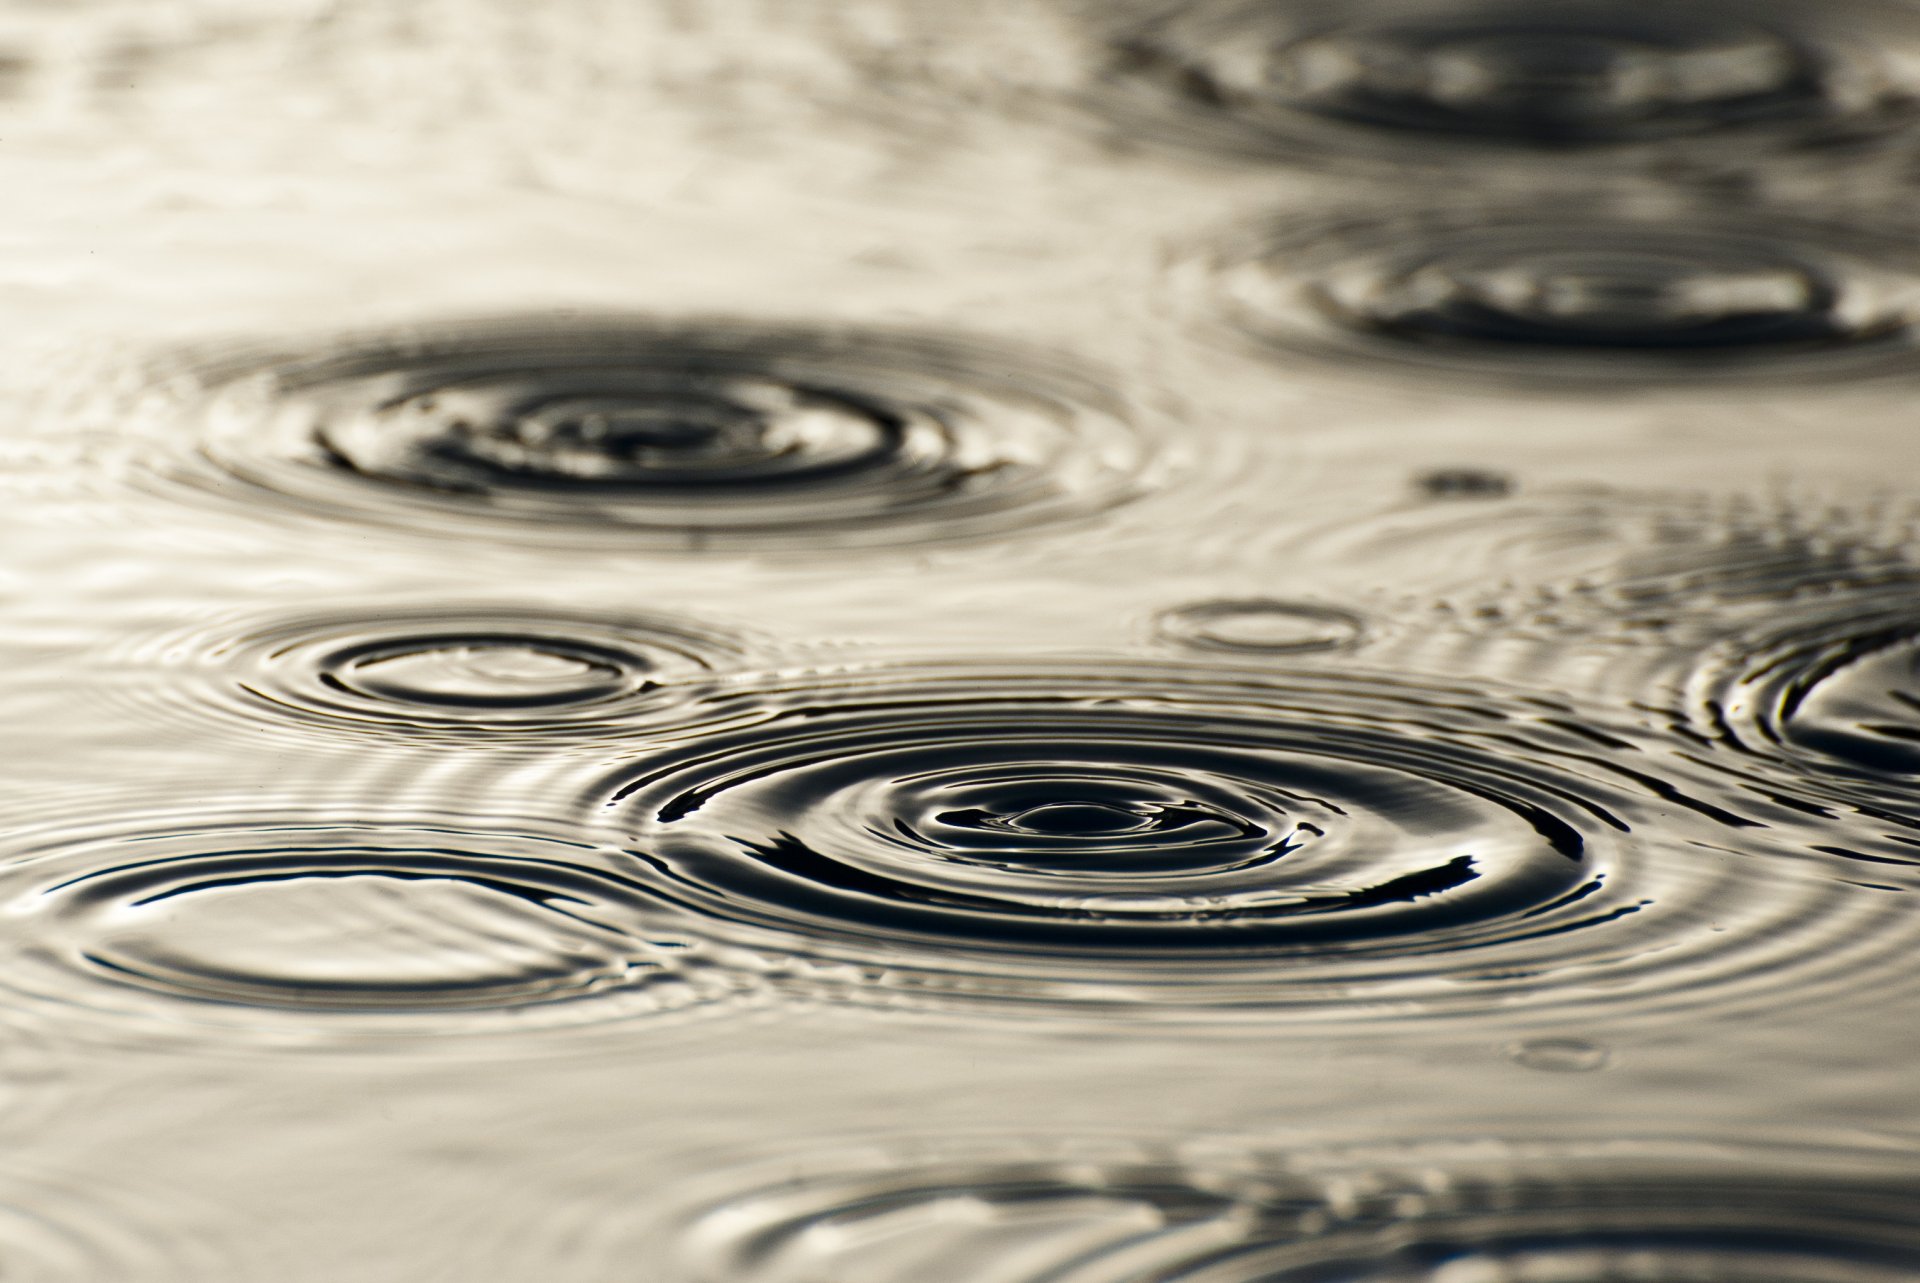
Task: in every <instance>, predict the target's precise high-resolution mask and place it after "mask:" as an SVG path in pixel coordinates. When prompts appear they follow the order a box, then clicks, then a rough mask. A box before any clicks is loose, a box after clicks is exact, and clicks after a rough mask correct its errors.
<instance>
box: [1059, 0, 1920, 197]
mask: <svg viewBox="0 0 1920 1283" xmlns="http://www.w3.org/2000/svg"><path fill="white" fill-rule="evenodd" d="M1155 7H1157V8H1159V9H1160V12H1159V13H1157V14H1154V15H1151V16H1148V17H1147V18H1145V19H1139V18H1131V19H1129V18H1125V17H1123V18H1122V19H1121V20H1119V21H1118V22H1113V21H1111V20H1103V22H1104V25H1106V27H1107V39H1108V41H1109V43H1110V45H1111V48H1112V49H1113V54H1114V56H1113V58H1112V61H1111V64H1110V66H1109V67H1108V70H1107V75H1106V77H1105V83H1104V85H1103V92H1102V93H1101V94H1100V95H1099V96H1098V97H1097V99H1096V101H1095V107H1096V110H1102V111H1104V112H1105V113H1107V114H1109V115H1110V116H1112V117H1113V118H1115V119H1116V121H1117V123H1119V124H1121V125H1122V126H1124V127H1126V128H1127V129H1128V130H1129V137H1136V138H1137V137H1143V136H1144V137H1147V138H1149V139H1155V140H1160V141H1164V142H1166V143H1169V144H1177V145H1182V146H1185V147H1187V148H1190V149H1194V150H1202V151H1212V152H1221V153H1225V154H1229V155H1237V156H1244V157H1252V158H1265V159H1298V160H1305V159H1313V160H1316V161H1320V162H1322V163H1327V162H1332V163H1351V162H1353V161H1356V160H1361V161H1371V162H1374V163H1387V162H1391V163H1395V164H1405V163H1412V164H1435V163H1441V164H1445V163H1449V162H1457V161H1460V160H1464V159H1470V158H1471V159H1481V160H1485V159H1487V158H1489V157H1491V156H1494V155H1498V154H1500V153H1501V152H1507V153H1509V154H1512V153H1518V154H1521V155H1525V154H1528V153H1533V154H1537V153H1539V152H1540V151H1556V152H1568V151H1578V152H1579V153H1581V157H1582V159H1583V160H1592V159H1593V158H1594V157H1595V155H1596V154H1603V153H1626V154H1628V155H1632V154H1634V153H1635V152H1637V151H1641V150H1644V149H1647V148H1650V147H1654V146H1658V147H1661V148H1663V149H1664V154H1666V155H1667V156H1669V157H1672V156H1689V157H1695V158H1699V159H1705V160H1722V161H1724V159H1725V158H1726V156H1727V154H1728V153H1729V151H1730V150H1732V151H1734V152H1736V153H1743V154H1749V155H1758V156H1761V157H1770V158H1774V159H1776V160H1786V159H1790V158H1793V157H1794V156H1795V155H1796V154H1802V155H1804V154H1808V153H1817V152H1818V151H1819V150H1820V149H1825V150H1827V151H1830V152H1831V151H1834V150H1840V149H1843V148H1845V147H1847V146H1849V145H1858V144H1862V143H1867V142H1871V141H1875V140H1880V139H1884V138H1886V137H1887V136H1889V135H1890V134H1892V133H1893V132H1894V131H1895V130H1897V129H1899V128H1901V127H1903V126H1905V125H1907V124H1909V123H1910V122H1911V121H1912V120H1913V119H1914V116H1915V105H1916V90H1917V89H1920V85H1916V80H1915V76H1914V73H1913V71H1912V69H1911V67H1910V66H1909V57H1910V53H1911V51H1912V50H1913V49H1914V48H1915V47H1916V45H1917V44H1920V24H1917V23H1916V22H1915V19H1914V16H1913V14H1912V13H1910V12H1908V11H1905V10H1903V9H1902V8H1900V7H1899V6H1896V5H1889V4H1884V3H1877V2H1876V0H1835V2H1834V3H1831V4H1825V5H1821V6H1819V7H1817V8H1816V7H1811V6H1806V5H1796V4H1792V3H1785V2H1782V0H1705V2H1704V3H1696V4H1689V5H1686V6H1674V5H1668V4H1661V3H1657V2H1656V0H1627V2H1626V3H1619V2H1615V3H1598V2H1588V0H1573V2H1571V3H1558V4H1553V5H1542V4H1528V3H1523V2H1521V0H1465V2H1464V3H1459V2H1451V0H1199V2H1198V3H1184V4H1166V5H1160V6H1155ZM1903 54H1907V55H1909V57H1903V56H1902V55H1903Z"/></svg>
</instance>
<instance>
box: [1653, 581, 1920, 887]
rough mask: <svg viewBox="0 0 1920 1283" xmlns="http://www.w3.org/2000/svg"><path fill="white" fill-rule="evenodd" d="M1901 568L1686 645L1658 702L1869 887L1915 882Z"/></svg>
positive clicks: (1710, 757) (1914, 800)
mask: <svg viewBox="0 0 1920 1283" xmlns="http://www.w3.org/2000/svg"><path fill="white" fill-rule="evenodd" d="M1911 578H1912V576H1911V573H1909V574H1908V575H1907V576H1906V577H1905V581H1904V582H1902V581H1900V580H1893V581H1891V582H1889V583H1888V584H1886V585H1885V586H1884V588H1883V589H1882V590H1880V591H1856V592H1853V593H1841V594H1838V595H1837V596H1836V597H1834V598H1833V599H1832V600H1830V601H1827V602H1818V601H1816V602H1812V603H1800V604H1798V605H1797V606H1795V607H1794V608H1792V609H1789V610H1785V611H1776V612H1775V615H1774V616H1773V617H1771V618H1770V620H1769V621H1768V622H1769V625H1770V626H1759V627H1756V626H1752V625H1749V626H1748V627H1747V628H1744V629H1741V630H1736V631H1734V632H1733V634H1732V636H1730V637H1727V638H1725V639H1723V640H1722V641H1721V642H1720V643H1719V644H1717V645H1711V646H1707V647H1704V648H1702V649H1700V650H1699V651H1697V652H1696V653H1694V654H1692V655H1690V656H1689V657H1688V660H1687V662H1686V665H1685V668H1684V671H1683V674H1682V676H1681V677H1680V678H1679V679H1677V680H1676V681H1675V683H1674V689H1675V691H1676V693H1677V695H1678V698H1677V699H1675V700H1674V701H1673V702H1672V704H1671V705H1669V706H1666V707H1662V708H1658V709H1656V711H1657V712H1659V713H1660V715H1661V717H1662V720H1663V721H1664V723H1665V725H1666V728H1667V729H1668V731H1669V733H1672V734H1674V735H1676V736H1677V737H1678V739H1679V740H1680V742H1681V743H1683V744H1685V745H1687V746H1688V750H1689V751H1690V752H1692V753H1693V754H1694V755H1695V756H1696V757H1697V758H1698V759H1699V760H1700V761H1701V762H1703V763H1705V764H1708V765H1711V766H1712V767H1714V768H1715V769H1716V770H1720V771H1723V772H1725V773H1726V774H1727V775H1728V777H1729V778H1730V779H1733V780H1735V781H1737V782H1738V783H1739V785H1740V787H1741V788H1743V789H1744V790H1745V791H1747V792H1749V793H1751V794H1753V795H1754V796H1756V797H1758V798H1763V799H1767V800H1769V801H1771V802H1772V803H1774V804H1775V805H1776V808H1777V809H1778V814H1777V815H1776V816H1774V817H1770V818H1771V819H1772V822H1774V823H1775V824H1776V825H1778V826H1780V827H1783V828H1789V829H1794V830H1797V831H1799V832H1800V833H1801V834H1803V835H1804V839H1803V840H1804V842H1805V844H1806V846H1807V848H1808V850H1809V851H1811V852H1812V853H1814V854H1815V855H1818V856H1823V857H1826V858H1829V859H1831V860H1833V861H1835V862H1836V864H1837V866H1838V867H1840V868H1842V869H1844V870H1846V871H1847V872H1848V875H1849V876H1851V877H1853V878H1855V879H1858V880H1860V881H1862V882H1864V883H1867V884H1870V885H1882V884H1886V885H1897V886H1901V887H1907V888H1911V887H1913V886H1914V885H1916V882H1915V877H1916V875H1915V872H1914V871H1915V870H1916V869H1920V855H1917V854H1916V853H1915V847H1916V842H1917V841H1920V614H1916V613H1915V611H1914V609H1913V607H1912V596H1911Z"/></svg>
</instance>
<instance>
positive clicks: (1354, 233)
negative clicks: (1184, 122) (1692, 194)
mask: <svg viewBox="0 0 1920 1283" xmlns="http://www.w3.org/2000/svg"><path fill="white" fill-rule="evenodd" d="M1184 274H1185V275H1187V276H1188V277H1189V278H1191V279H1192V280H1194V282H1195V283H1196V285H1197V286H1198V287H1199V288H1200V289H1202V290H1203V291H1204V293H1205V294H1206V295H1207V296H1208V297H1209V298H1210V299H1211V303H1210V304H1208V305H1207V306H1208V308H1209V310H1211V311H1212V312H1213V313H1214V314H1215V315H1216V316H1219V317H1221V318H1222V319H1223V320H1224V321H1225V323H1226V324H1227V325H1228V326H1229V327H1231V329H1232V331H1233V332H1234V333H1235V334H1236V335H1237V336H1238V337H1239V338H1240V340H1241V341H1243V342H1250V343H1251V344H1253V345H1254V347H1255V348H1257V349H1258V350H1260V351H1262V352H1264V353H1267V354H1269V355H1270V356H1275V357H1295V358H1300V357H1306V358H1315V359H1320V360H1327V361H1336V362H1341V363H1352V364H1359V365H1363V366H1370V367H1374V368H1377V369H1383V370H1394V369H1396V368H1397V369H1400V370H1404V371H1407V372H1409V373H1417V374H1418V375H1419V376H1420V377H1422V378H1428V379H1430V378H1432V377H1435V376H1438V375H1443V374H1465V375H1478V376H1480V377H1482V378H1483V379H1484V378H1493V379H1497V380H1499V381H1502V382H1517V383H1540V382H1548V383H1567V382H1573V383H1579V384H1583V385H1586V386H1589V387H1592V388H1594V389H1596V390H1610V389H1631V388H1632V387H1634V386H1637V385H1638V384H1640V383H1645V382H1649V381H1654V382H1660V383H1665V384H1673V383H1679V382H1686V381H1696V380H1700V379H1704V378H1709V377H1717V378H1722V379H1725V378H1734V377H1738V378H1740V379H1742V380H1748V381H1750V380H1753V379H1756V378H1791V379H1807V378H1813V377H1853V376H1858V375H1861V374H1865V373H1888V372H1902V371H1911V370H1912V369H1913V368H1915V363H1916V358H1915V350H1916V347H1917V346H1920V259H1916V258H1915V256H1914V255H1913V253H1912V250H1911V246H1910V245H1908V244H1906V243H1905V242H1904V241H1902V240H1901V239H1900V238H1898V237H1886V236H1880V235H1877V234H1874V233H1872V232H1870V231H1868V230H1865V229H1861V228H1853V227H1828V226H1813V225H1807V224H1802V223H1797V222H1795V221H1794V220H1792V219H1783V218H1777V217H1769V218H1766V219H1750V218H1747V217H1745V216H1743V215H1740V214H1739V213H1737V212H1731V211H1728V210H1725V209H1704V208H1693V207H1686V208H1677V209H1676V208H1667V207H1664V206H1662V207H1639V206H1609V205H1607V204H1606V203H1604V202H1601V203H1598V204H1589V205H1583V206H1580V207H1571V206H1558V205H1553V204H1548V205H1546V206H1542V207H1537V208H1534V209H1530V210H1520V211H1515V210H1511V209H1507V208H1497V209H1496V208H1480V207H1472V208H1461V207H1453V206H1440V207H1430V208H1426V209H1421V210H1416V211H1413V212H1388V213H1378V212H1374V211H1366V212H1362V213H1354V214H1350V215H1347V216H1341V217H1334V218H1323V217H1316V218H1308V219H1282V220H1278V221H1274V222H1269V223H1266V224H1263V225H1259V226H1255V227H1252V228H1250V229H1246V230H1245V231H1243V232H1241V233H1239V234H1237V235H1236V236H1233V237H1229V238H1228V240H1227V242H1226V243H1225V244H1223V245H1221V246H1218V247H1216V248H1215V249H1214V250H1212V251H1210V252H1209V254H1208V255H1206V256H1204V260H1203V261H1202V262H1200V263H1196V264H1194V265H1193V266H1192V267H1191V268H1189V269H1186V270H1185V273H1184Z"/></svg>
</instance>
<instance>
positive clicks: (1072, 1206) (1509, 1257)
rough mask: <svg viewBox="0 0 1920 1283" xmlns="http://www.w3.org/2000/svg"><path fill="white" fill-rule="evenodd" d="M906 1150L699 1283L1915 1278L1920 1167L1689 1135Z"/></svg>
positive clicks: (705, 1273)
mask: <svg viewBox="0 0 1920 1283" xmlns="http://www.w3.org/2000/svg"><path fill="white" fill-rule="evenodd" d="M927 1148H928V1149H930V1150H931V1151H932V1152H931V1153H925V1152H923V1153H920V1154H912V1153H910V1152H908V1148H907V1146H905V1145H904V1144H903V1145H901V1146H899V1147H898V1150H897V1156H896V1158H895V1160H894V1163H893V1164H892V1165H888V1164H886V1163H885V1162H884V1160H883V1159H882V1158H881V1157H880V1156H879V1155H870V1156H867V1165H865V1166H862V1165H860V1163H859V1162H858V1161H857V1160H855V1159H852V1158H850V1157H847V1156H842V1157H841V1158H840V1160H839V1162H838V1163H837V1164H836V1163H835V1162H834V1161H833V1160H832V1158H830V1157H826V1156H822V1157H819V1158H816V1159H815V1160H814V1161H813V1162H812V1163H807V1162H805V1161H804V1160H801V1161H799V1162H795V1163H790V1164H788V1166H787V1169H786V1171H787V1174H786V1175H785V1176H784V1178H774V1179H770V1180H769V1181H768V1182H767V1183H766V1184H764V1185H761V1186H759V1187H757V1188H748V1189H745V1190H742V1191H738V1192H736V1193H735V1194H734V1195H733V1196H732V1197H730V1198H727V1199H724V1200H721V1201H719V1202H718V1203H717V1204H716V1205H714V1206H712V1207H710V1208H709V1209H707V1210H706V1212H705V1213H704V1215H701V1214H695V1215H693V1216H692V1217H690V1218H688V1221H687V1223H686V1225H685V1228H684V1229H683V1231H682V1234H681V1243H680V1247H679V1251H678V1259H677V1260H676V1261H675V1263H674V1268H672V1269H671V1270H669V1271H667V1273H666V1277H670V1278H673V1279H685V1280H688V1281H689V1283H721V1280H727V1281H728V1283H798V1281H799V1280H805V1279H824V1278H831V1279H834V1280H836V1283H869V1281H871V1283H882V1281H883V1280H889V1281H890V1280H898V1279H904V1278H910V1277H911V1278H926V1279H935V1280H946V1279H952V1280H956V1281H957V1280H960V1279H967V1280H985V1281H987V1283H1038V1281H1039V1280H1042V1279H1045V1280H1050V1281H1058V1283H1173V1280H1195V1281H1199V1280H1206V1281H1207V1283H1256V1281H1258V1283H1283V1281H1285V1283H1308V1281H1309V1280H1325V1279H1329V1278H1342V1279H1363V1280H1380V1281H1382V1283H1385V1281H1386V1280H1398V1281H1404V1283H1414V1281H1416V1280H1441V1281H1450V1283H1458V1281H1459V1280H1482V1279H1502V1280H1509V1281H1511V1283H1564V1281H1565V1280H1568V1279H1576V1278H1577V1279H1582V1280H1602V1281H1605V1280H1617V1281H1620V1283H1625V1281H1626V1280H1647V1279H1670V1278H1686V1279H1694V1280H1701V1281H1702V1283H1715V1281H1722V1280H1724V1281H1727V1283H1732V1281H1733V1280H1739V1281H1741V1283H1753V1281H1754V1280H1763V1281H1765V1283H1895V1281H1896V1280H1900V1279H1905V1278H1909V1277H1911V1276H1912V1274H1913V1272H1914V1270H1915V1269H1916V1268H1917V1267H1920V1215H1916V1213H1915V1210H1914V1200H1915V1194H1916V1187H1915V1180H1916V1178H1917V1177H1920V1167H1916V1165H1915V1164H1914V1162H1913V1161H1912V1158H1911V1156H1904V1161H1903V1156H1902V1155H1899V1154H1886V1153H1874V1152H1867V1151H1863V1152H1860V1153H1848V1152H1846V1151H1837V1150H1836V1151H1822V1150H1811V1149H1802V1148H1797V1147H1787V1146H1771V1145H1756V1146H1752V1147H1742V1146H1735V1145H1724V1144H1710V1143H1699V1144H1692V1143H1688V1142H1678V1141H1666V1142H1644V1141H1643V1142H1629V1141H1622V1142H1617V1143H1614V1144H1609V1145H1579V1144H1558V1145H1556V1144H1554V1143H1551V1142H1534V1143H1530V1144H1527V1145H1513V1146H1509V1145H1505V1144H1502V1143H1500V1142H1498V1141H1492V1140H1489V1141H1485V1142H1481V1143H1479V1144H1476V1145H1466V1144H1455V1145H1444V1144H1433V1145H1424V1146H1423V1145H1415V1144H1398V1145H1395V1144H1382V1145H1380V1146H1378V1147H1377V1148H1374V1149H1372V1150H1371V1151H1367V1150H1355V1151H1344V1152H1343V1151H1326V1152H1312V1151H1308V1152H1304V1153H1297V1154H1296V1153H1286V1152H1276V1153H1262V1152H1259V1151H1248V1152H1245V1153H1242V1154H1232V1153H1230V1152H1215V1153H1212V1154H1206V1153H1204V1152H1203V1151H1201V1150H1200V1149H1199V1148H1198V1147H1190V1148H1191V1149H1192V1150H1193V1152H1191V1153H1188V1154H1182V1153H1181V1152H1179V1151H1177V1150H1175V1151H1167V1152H1164V1153H1160V1154H1154V1153H1153V1152H1151V1151H1150V1150H1145V1149H1143V1150H1142V1152H1140V1153H1139V1154H1137V1155H1132V1156H1119V1155H1111V1154H1109V1155H1097V1151H1095V1150H1094V1149H1092V1148H1091V1147H1086V1148H1085V1150H1084V1152H1080V1153H1070V1154H1064V1155H1059V1156H1053V1157H1041V1156H1039V1155H1038V1154H1037V1153H1035V1151H1038V1150H1040V1149H1041V1147H1040V1146H1039V1145H1036V1144H1029V1145H1028V1146H1027V1147H1026V1148H1027V1150H1028V1153H1029V1154H1030V1155H1032V1156H1026V1157H1023V1156H1022V1155H1021V1154H1020V1147H1017V1146H1013V1145H1009V1146H1007V1147H1006V1152H1005V1153H1003V1154H1000V1155H996V1154H993V1153H992V1151H991V1150H990V1149H989V1148H988V1147H987V1146H986V1145H985V1144H984V1143H981V1142H976V1143H975V1145H974V1146H973V1148H974V1149H975V1151H976V1152H975V1153H973V1154H971V1155H968V1154H966V1152H965V1149H964V1147H961V1146H957V1145H956V1146H952V1147H950V1152H948V1153H946V1154H942V1153H941V1152H940V1150H939V1147H937V1146H929V1147H927Z"/></svg>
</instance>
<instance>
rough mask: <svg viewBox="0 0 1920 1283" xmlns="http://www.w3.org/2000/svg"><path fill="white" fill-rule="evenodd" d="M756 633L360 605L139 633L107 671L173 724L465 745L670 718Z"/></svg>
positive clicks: (743, 651) (735, 660)
mask: <svg viewBox="0 0 1920 1283" xmlns="http://www.w3.org/2000/svg"><path fill="white" fill-rule="evenodd" d="M763 645H764V643H761V642H759V641H758V640H757V639H754V638H751V637H750V636H748V635H745V634H742V633H740V632H737V631H735V630H732V629H728V628H725V627H721V626H717V625H712V624H708V623H705V622H704V621H701V620H698V619H693V618H690V617H684V616H668V615H657V616H646V615H629V616H612V615H608V616H592V615H581V614H576V613H568V612H548V611H541V610H535V609H530V608H526V607H512V606H500V605H495V604H484V603H475V604H470V605H463V604H461V603H457V602H449V603H447V604H446V605H445V606H443V607H435V608H421V607H418V606H407V607H400V608H395V607H392V606H391V605H370V606H368V607H367V608H366V609H365V610H364V611H361V612H354V611H351V610H344V609H342V610H330V611H328V612H325V613H311V614H304V615H297V616H275V617H266V618H262V617H254V616H249V617H247V618H244V619H239V620H231V619H230V620H223V621H221V622H220V623H219V624H217V625H216V626H214V627H212V628H208V627H206V626H204V625H201V626H196V627H195V628H194V629H192V630H191V631H190V632H184V633H182V632H173V633H166V634H162V635H159V636H156V637H151V638H144V639H142V640H141V642H140V643H139V645H137V646H136V647H133V648H130V651H129V653H128V654H127V655H126V656H125V659H124V662H123V664H122V665H121V671H122V674H123V675H124V677H125V678H126V679H127V684H128V687H129V689H127V690H126V691H125V693H124V698H125V700H126V702H128V703H129V704H132V705H134V706H136V707H138V708H140V709H142V710H145V711H150V712H153V713H156V714H160V715H163V716H165V717H166V718H167V719H168V720H169V721H170V722H173V723H176V724H181V725H190V724H191V723H192V721H193V720H194V719H196V718H198V719H208V720H210V721H214V722H224V723H227V724H229V725H230V726H231V727H232V728H233V729H235V730H237V731H239V732H242V733H244V734H245V735H246V736H247V737H249V738H254V737H257V736H258V735H259V734H260V731H261V729H262V727H263V726H266V725H269V724H270V722H269V720H268V719H274V720H284V721H287V722H289V723H290V724H295V725H299V726H301V727H304V728H308V729H312V730H316V731H320V732H323V733H330V734H331V733H338V734H342V735H346V736H350V737H353V738H355V739H358V740H361V741H363V742H364V741H366V740H367V739H368V737H372V738H373V739H374V740H376V741H384V742H393V741H395V739H396V738H402V739H404V740H405V741H406V742H424V741H432V740H444V739H457V740H459V741H460V742H462V743H465V744H470V745H476V746H478V745H486V744H523V743H529V742H533V743H538V742H541V741H545V740H552V739H560V738H577V737H580V736H595V735H600V736H605V735H632V734H633V733H634V732H635V731H636V730H638V729H640V728H642V727H645V726H648V725H651V724H655V723H659V722H663V721H664V722H671V721H672V720H673V718H674V715H675V713H676V711H678V710H681V709H683V708H685V707H686V706H687V705H688V704H689V703H690V702H691V701H692V700H693V699H694V698H695V697H696V696H697V695H698V694H699V693H700V692H702V691H704V690H706V689H708V688H709V687H711V686H712V685H713V684H714V682H715V680H716V679H717V678H719V677H720V676H722V675H724V674H726V673H727V672H729V671H731V670H733V669H736V668H740V667H743V666H746V665H747V664H748V662H749V658H750V657H753V656H758V655H759V654H760V653H761V648H762V646H763ZM157 677H158V678H163V679H164V680H159V681H156V678H157Z"/></svg>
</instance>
